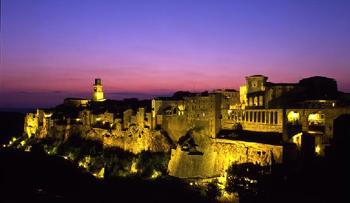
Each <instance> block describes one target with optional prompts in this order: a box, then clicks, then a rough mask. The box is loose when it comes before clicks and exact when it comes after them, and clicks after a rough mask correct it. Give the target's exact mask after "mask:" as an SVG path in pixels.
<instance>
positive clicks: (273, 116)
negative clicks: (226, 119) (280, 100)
mask: <svg viewBox="0 0 350 203" xmlns="http://www.w3.org/2000/svg"><path fill="white" fill-rule="evenodd" d="M237 113H238V112H236V113H234V114H233V115H231V116H230V119H232V120H235V121H246V122H255V123H256V122H257V123H267V124H268V123H269V124H277V123H278V112H277V111H266V112H265V111H262V112H261V111H243V112H240V113H239V114H237Z"/></svg>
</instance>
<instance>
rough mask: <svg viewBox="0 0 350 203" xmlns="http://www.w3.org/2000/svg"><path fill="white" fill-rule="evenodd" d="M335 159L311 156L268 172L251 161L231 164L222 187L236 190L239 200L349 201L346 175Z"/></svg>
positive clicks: (243, 202) (274, 202)
mask: <svg viewBox="0 0 350 203" xmlns="http://www.w3.org/2000/svg"><path fill="white" fill-rule="evenodd" d="M336 162H337V161H336V159H328V158H320V157H314V158H311V159H307V160H304V161H303V163H301V164H299V165H298V166H293V167H290V166H288V167H287V166H285V165H274V166H273V167H272V171H271V172H270V168H269V167H261V166H258V165H254V164H252V163H246V164H239V165H236V164H233V165H232V166H231V167H230V168H229V169H228V175H227V176H228V178H227V184H226V188H225V190H226V191H227V192H229V193H238V196H239V198H240V200H239V201H240V203H258V202H259V203H261V202H268V203H277V202H285V203H292V202H317V203H329V202H349V197H348V196H347V191H348V188H349V187H348V186H349V177H348V175H346V173H345V171H343V168H344V165H343V164H341V162H338V164H337V163H336ZM334 166H341V168H338V169H337V168H335V167H334ZM341 171H343V172H341Z"/></svg>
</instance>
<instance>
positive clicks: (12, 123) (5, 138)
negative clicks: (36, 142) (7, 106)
mask: <svg viewBox="0 0 350 203" xmlns="http://www.w3.org/2000/svg"><path fill="white" fill-rule="evenodd" d="M24 116H25V115H24V114H23V113H19V112H0V144H1V146H2V145H3V144H8V142H9V140H10V139H11V138H12V137H20V136H22V135H23V123H24Z"/></svg>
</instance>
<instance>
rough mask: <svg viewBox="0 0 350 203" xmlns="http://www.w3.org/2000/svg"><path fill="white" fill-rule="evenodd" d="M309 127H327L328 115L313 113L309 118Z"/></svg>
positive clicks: (320, 112) (319, 112)
mask: <svg viewBox="0 0 350 203" xmlns="http://www.w3.org/2000/svg"><path fill="white" fill-rule="evenodd" d="M307 121H308V125H309V126H325V123H326V115H325V114H324V113H323V112H322V111H317V112H312V113H310V114H309V116H308V117H307Z"/></svg>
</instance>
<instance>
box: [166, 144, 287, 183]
mask: <svg viewBox="0 0 350 203" xmlns="http://www.w3.org/2000/svg"><path fill="white" fill-rule="evenodd" d="M197 149H198V151H200V152H202V154H201V153H191V152H190V151H186V150H184V149H183V148H181V147H180V146H178V147H177V148H176V149H174V150H172V151H171V159H170V162H169V166H168V170H169V174H170V175H172V176H175V177H179V178H209V177H216V176H223V175H224V173H225V172H226V171H227V169H228V167H229V166H230V165H232V164H233V163H236V164H241V163H248V162H250V163H254V164H258V165H261V166H267V165H270V164H272V163H282V153H283V148H282V146H278V145H268V144H261V143H254V142H243V141H233V140H217V139H216V140H213V141H212V143H211V144H207V145H205V146H202V147H197Z"/></svg>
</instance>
